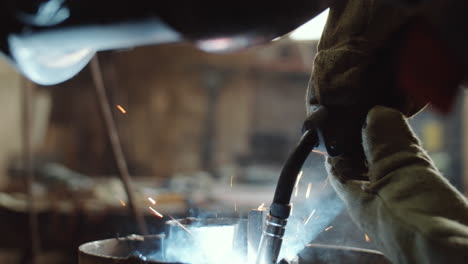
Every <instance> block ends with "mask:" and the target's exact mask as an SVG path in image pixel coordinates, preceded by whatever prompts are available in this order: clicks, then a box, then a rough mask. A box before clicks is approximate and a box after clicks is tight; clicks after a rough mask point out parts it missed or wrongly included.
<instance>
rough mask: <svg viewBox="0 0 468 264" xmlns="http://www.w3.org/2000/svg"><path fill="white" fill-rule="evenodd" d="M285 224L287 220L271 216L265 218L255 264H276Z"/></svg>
mask: <svg viewBox="0 0 468 264" xmlns="http://www.w3.org/2000/svg"><path fill="white" fill-rule="evenodd" d="M287 222H288V220H287V219H281V218H278V217H275V216H272V215H271V214H269V215H268V216H267V219H266V225H265V228H264V230H263V234H262V238H261V240H260V244H259V246H258V251H257V259H256V261H255V264H276V262H277V260H278V255H279V253H280V250H281V244H282V242H283V235H284V232H285V228H286V223H287Z"/></svg>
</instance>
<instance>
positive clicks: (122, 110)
mask: <svg viewBox="0 0 468 264" xmlns="http://www.w3.org/2000/svg"><path fill="white" fill-rule="evenodd" d="M117 109H119V111H120V112H122V114H126V113H127V110H125V109H124V108H123V107H122V106H121V105H117Z"/></svg>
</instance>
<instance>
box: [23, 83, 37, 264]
mask: <svg viewBox="0 0 468 264" xmlns="http://www.w3.org/2000/svg"><path fill="white" fill-rule="evenodd" d="M22 84H23V85H22V86H23V87H22V88H23V96H22V129H21V134H22V139H23V140H22V149H23V150H22V151H23V166H24V168H25V172H26V177H25V185H26V192H27V199H28V212H29V234H30V236H31V237H30V239H31V244H30V247H31V248H30V252H29V253H28V254H30V256H29V257H30V258H31V259H30V261H31V263H36V258H37V256H38V255H39V252H40V238H39V224H38V220H37V212H36V208H35V206H34V190H33V188H34V186H33V185H34V168H33V159H34V158H33V153H32V137H31V131H32V129H31V122H32V117H31V113H32V111H31V106H32V97H33V87H32V84H31V83H30V82H29V81H28V80H26V79H23V80H22Z"/></svg>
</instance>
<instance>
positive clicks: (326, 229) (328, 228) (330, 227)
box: [325, 226, 333, 231]
mask: <svg viewBox="0 0 468 264" xmlns="http://www.w3.org/2000/svg"><path fill="white" fill-rule="evenodd" d="M332 228H333V226H329V227H327V228H325V231H328V230H330V229H332Z"/></svg>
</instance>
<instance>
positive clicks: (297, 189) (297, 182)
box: [294, 171, 302, 197]
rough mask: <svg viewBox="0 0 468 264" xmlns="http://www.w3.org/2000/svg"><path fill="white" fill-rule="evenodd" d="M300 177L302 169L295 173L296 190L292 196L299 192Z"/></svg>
mask: <svg viewBox="0 0 468 264" xmlns="http://www.w3.org/2000/svg"><path fill="white" fill-rule="evenodd" d="M301 178H302V171H300V172H299V174H298V175H297V179H296V186H295V188H296V190H295V192H294V197H297V194H298V192H299V182H300V181H301Z"/></svg>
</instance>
